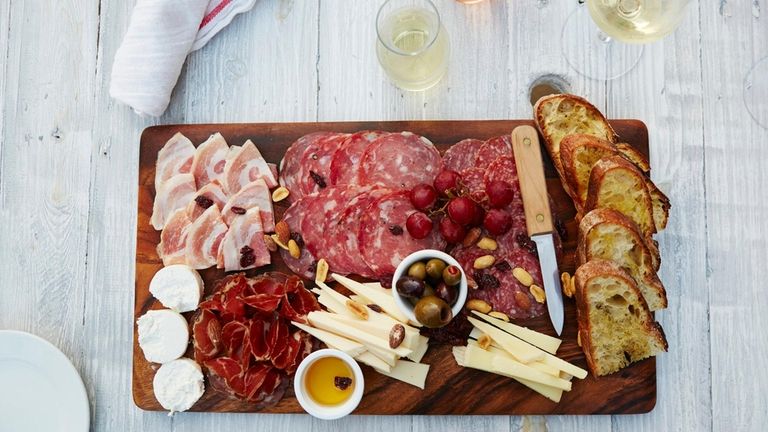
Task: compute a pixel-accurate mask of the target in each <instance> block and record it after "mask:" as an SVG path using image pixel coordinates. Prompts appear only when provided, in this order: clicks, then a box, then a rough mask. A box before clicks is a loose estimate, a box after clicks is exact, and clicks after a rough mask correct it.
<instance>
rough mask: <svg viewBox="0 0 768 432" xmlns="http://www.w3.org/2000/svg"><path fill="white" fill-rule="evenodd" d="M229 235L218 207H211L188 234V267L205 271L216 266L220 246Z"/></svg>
mask: <svg viewBox="0 0 768 432" xmlns="http://www.w3.org/2000/svg"><path fill="white" fill-rule="evenodd" d="M226 233H227V225H226V224H225V223H224V220H223V219H222V218H221V212H220V211H219V208H218V207H216V206H211V207H209V208H208V209H207V210H206V211H205V212H203V214H202V215H200V217H198V218H197V220H195V221H194V222H192V225H190V226H189V233H188V234H187V246H186V257H187V263H186V264H187V265H188V266H190V267H192V268H194V269H204V268H208V267H211V266H213V265H215V264H216V259H217V257H218V256H219V246H220V245H221V241H222V240H223V239H224V235H225V234H226Z"/></svg>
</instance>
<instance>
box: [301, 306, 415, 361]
mask: <svg viewBox="0 0 768 432" xmlns="http://www.w3.org/2000/svg"><path fill="white" fill-rule="evenodd" d="M336 317H338V315H334V314H332V313H329V312H318V311H315V312H310V313H309V314H308V315H307V318H308V319H309V322H310V324H312V326H313V327H317V328H320V329H323V330H326V331H329V332H331V333H336V334H337V335H339V336H344V337H346V338H349V339H352V340H356V341H358V342H360V343H362V344H363V345H366V346H375V347H377V348H380V349H382V350H384V351H390V352H392V353H394V354H396V355H398V356H400V357H406V356H407V355H408V354H410V353H412V352H413V350H410V349H407V348H405V347H402V346H400V347H397V348H394V349H393V348H390V347H389V340H388V339H383V338H379V337H376V336H373V335H370V334H368V333H366V332H362V331H360V330H358V329H357V328H355V327H353V326H351V325H349V324H347V323H345V322H342V321H340V320H338V319H337V318H336Z"/></svg>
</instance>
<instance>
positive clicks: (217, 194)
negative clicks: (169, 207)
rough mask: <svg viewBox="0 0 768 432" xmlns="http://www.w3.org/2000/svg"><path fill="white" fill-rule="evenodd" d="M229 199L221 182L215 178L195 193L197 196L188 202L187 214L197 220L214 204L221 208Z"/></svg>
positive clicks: (191, 218)
mask: <svg viewBox="0 0 768 432" xmlns="http://www.w3.org/2000/svg"><path fill="white" fill-rule="evenodd" d="M228 199H229V198H228V197H227V194H226V193H224V189H222V188H221V183H219V181H218V180H213V181H212V182H210V183H208V184H207V185H205V186H203V187H201V188H200V189H199V190H198V191H197V192H196V193H195V197H194V198H193V199H192V201H190V202H189V204H187V216H188V217H189V219H190V220H195V219H197V217H198V216H200V215H201V214H203V212H204V211H205V210H206V209H207V208H208V207H210V206H212V205H215V206H217V207H218V208H219V210H221V209H223V208H224V205H225V204H226V203H227V200H228Z"/></svg>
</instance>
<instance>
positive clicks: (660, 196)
mask: <svg viewBox="0 0 768 432" xmlns="http://www.w3.org/2000/svg"><path fill="white" fill-rule="evenodd" d="M647 184H648V192H650V194H651V204H653V223H654V225H656V231H661V230H663V229H664V228H666V227H667V221H668V220H669V209H670V208H672V204H671V203H670V202H669V198H667V196H666V195H664V192H662V191H661V190H660V189H659V188H658V187H656V184H655V183H654V182H652V181H651V180H650V179H649V180H648V181H647Z"/></svg>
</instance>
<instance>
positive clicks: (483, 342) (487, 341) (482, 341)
mask: <svg viewBox="0 0 768 432" xmlns="http://www.w3.org/2000/svg"><path fill="white" fill-rule="evenodd" d="M491 342H492V341H491V337H490V336H488V335H487V334H485V333H483V334H482V335H480V337H479V338H477V346H479V347H480V348H482V349H484V350H487V349H488V347H490V346H491Z"/></svg>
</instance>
